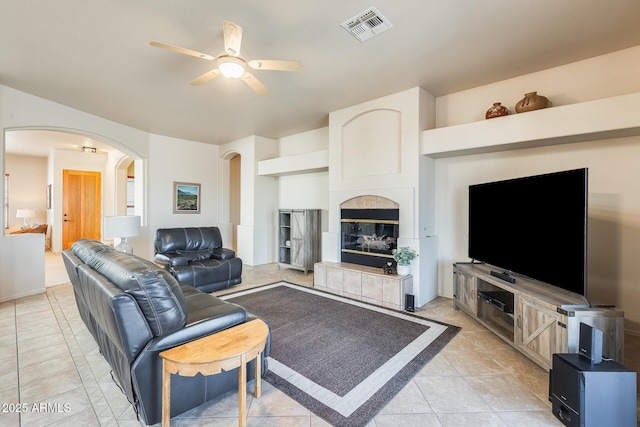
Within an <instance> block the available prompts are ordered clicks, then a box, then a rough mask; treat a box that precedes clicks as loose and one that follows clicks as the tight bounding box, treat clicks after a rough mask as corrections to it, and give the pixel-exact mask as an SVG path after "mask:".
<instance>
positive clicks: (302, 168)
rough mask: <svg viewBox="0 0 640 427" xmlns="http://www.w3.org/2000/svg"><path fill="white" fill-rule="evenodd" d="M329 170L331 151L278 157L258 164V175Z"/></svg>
mask: <svg viewBox="0 0 640 427" xmlns="http://www.w3.org/2000/svg"><path fill="white" fill-rule="evenodd" d="M326 170H329V150H320V151H314V152H311V153H304V154H297V155H293V156H286V157H277V158H275V159H268V160H262V161H259V162H258V175H262V176H281V175H293V174H300V173H310V172H320V171H326Z"/></svg>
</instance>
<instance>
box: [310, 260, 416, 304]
mask: <svg viewBox="0 0 640 427" xmlns="http://www.w3.org/2000/svg"><path fill="white" fill-rule="evenodd" d="M313 273H314V274H313V286H314V287H315V288H317V289H320V290H323V291H327V292H331V293H334V294H338V295H341V296H345V297H348V298H353V299H356V300H358V301H364V302H368V303H371V304H376V305H381V306H383V307H387V308H392V309H394V310H404V298H405V297H404V296H405V294H412V293H413V276H411V275H407V276H398V275H396V274H384V273H383V272H382V269H381V268H375V267H367V266H363V265H357V264H348V263H334V262H319V263H316V264H315V266H314V270H313Z"/></svg>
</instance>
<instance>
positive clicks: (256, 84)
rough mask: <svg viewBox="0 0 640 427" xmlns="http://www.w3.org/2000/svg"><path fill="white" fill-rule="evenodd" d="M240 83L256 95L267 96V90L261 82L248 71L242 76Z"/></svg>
mask: <svg viewBox="0 0 640 427" xmlns="http://www.w3.org/2000/svg"><path fill="white" fill-rule="evenodd" d="M242 81H243V82H245V83H246V84H247V85H248V86H249V87H250V88H251V89H253V90H254V91H255V92H256V93H257V94H258V95H262V96H266V95H269V89H267V88H266V87H265V85H263V84H262V82H261V81H260V80H258V79H256V78H255V76H254V75H253V74H251V73H250V72H248V71H245V73H244V74H243V75H242Z"/></svg>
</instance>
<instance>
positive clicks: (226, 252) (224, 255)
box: [211, 248, 236, 259]
mask: <svg viewBox="0 0 640 427" xmlns="http://www.w3.org/2000/svg"><path fill="white" fill-rule="evenodd" d="M235 257H236V253H235V251H233V250H231V249H227V248H216V249H214V250H213V253H212V254H211V258H213V259H231V258H235Z"/></svg>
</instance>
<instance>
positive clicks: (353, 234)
mask: <svg viewBox="0 0 640 427" xmlns="http://www.w3.org/2000/svg"><path fill="white" fill-rule="evenodd" d="M399 224H400V222H399V210H398V209H397V208H393V209H388V208H382V209H377V208H375V209H369V208H356V209H350V208H347V209H344V208H343V209H341V210H340V234H341V255H340V260H341V261H342V262H348V263H352V264H360V265H367V266H370V267H384V265H385V264H386V263H387V262H390V261H393V255H392V253H391V251H392V250H393V249H395V248H396V247H397V241H398V227H399Z"/></svg>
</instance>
